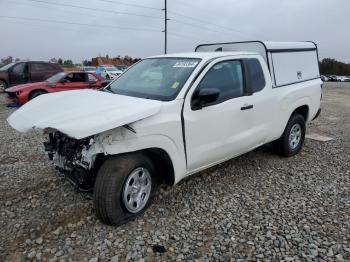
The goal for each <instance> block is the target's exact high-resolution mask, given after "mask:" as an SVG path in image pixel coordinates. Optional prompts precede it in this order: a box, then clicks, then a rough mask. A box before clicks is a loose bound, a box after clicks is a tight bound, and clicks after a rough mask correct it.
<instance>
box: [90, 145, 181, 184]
mask: <svg viewBox="0 0 350 262" xmlns="http://www.w3.org/2000/svg"><path fill="white" fill-rule="evenodd" d="M133 153H141V154H144V155H146V156H147V157H149V158H150V159H151V161H152V162H153V163H154V164H155V167H156V168H157V174H158V177H159V179H160V181H161V182H162V183H165V184H167V185H169V186H172V185H174V184H175V170H174V165H173V162H172V160H171V158H170V156H169V154H168V153H167V152H166V151H165V150H164V149H162V148H159V147H153V148H145V149H140V150H136V151H130V152H124V153H117V154H108V155H105V154H103V153H99V154H97V155H96V159H95V163H94V167H93V172H94V173H95V174H97V172H98V170H99V169H100V167H101V166H102V164H103V162H104V161H105V160H107V159H108V157H111V156H118V155H125V154H133Z"/></svg>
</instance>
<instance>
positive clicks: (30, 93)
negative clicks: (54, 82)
mask: <svg viewBox="0 0 350 262" xmlns="http://www.w3.org/2000/svg"><path fill="white" fill-rule="evenodd" d="M35 92H44V93H46V94H47V93H48V92H47V90H45V89H41V88H39V89H34V90H31V91H30V92H29V93H28V100H29V99H30V97H31V95H32V94H34V93H35Z"/></svg>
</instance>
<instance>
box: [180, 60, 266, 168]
mask: <svg viewBox="0 0 350 262" xmlns="http://www.w3.org/2000/svg"><path fill="white" fill-rule="evenodd" d="M213 89H214V90H215V89H216V90H219V92H220V93H219V97H218V99H217V100H216V101H215V102H210V103H208V104H205V103H203V104H202V105H201V106H200V107H198V106H196V105H195V104H196V100H198V99H197V96H198V94H199V92H200V90H209V93H210V90H213ZM202 92H203V91H202ZM204 93H206V92H204ZM254 100H255V98H253V96H252V95H251V93H249V90H248V86H247V81H246V74H245V64H244V59H237V58H236V57H232V58H230V57H226V58H221V59H218V60H215V62H212V63H211V64H210V65H209V66H207V68H206V69H205V70H204V71H203V73H202V74H201V75H200V76H199V77H198V79H197V80H196V82H195V83H194V85H193V86H192V88H191V89H190V91H189V92H188V94H187V96H186V98H185V104H184V112H183V118H184V130H185V143H186V153H187V169H188V171H189V172H192V171H195V170H197V169H201V168H204V167H206V166H210V165H213V164H215V163H217V162H220V161H223V160H225V159H229V158H232V157H234V156H237V155H240V154H243V153H245V152H247V151H249V150H250V149H251V148H253V147H254V146H255V145H256V144H257V143H259V141H260V140H262V139H263V138H262V137H263V136H264V134H257V133H256V129H252V125H253V124H254V121H255V116H254V113H253V112H254ZM268 117H271V116H268Z"/></svg>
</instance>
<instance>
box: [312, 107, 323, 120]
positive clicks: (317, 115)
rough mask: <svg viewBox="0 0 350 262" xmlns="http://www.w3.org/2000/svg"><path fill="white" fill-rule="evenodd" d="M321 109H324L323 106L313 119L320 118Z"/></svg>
mask: <svg viewBox="0 0 350 262" xmlns="http://www.w3.org/2000/svg"><path fill="white" fill-rule="evenodd" d="M321 111H322V110H321V108H319V109H318V111H317V113H316V115H315V117H314V118H313V119H312V120H315V119H316V118H318V117H319V116H320V114H321Z"/></svg>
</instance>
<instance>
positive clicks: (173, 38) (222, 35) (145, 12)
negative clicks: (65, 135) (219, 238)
mask: <svg viewBox="0 0 350 262" xmlns="http://www.w3.org/2000/svg"><path fill="white" fill-rule="evenodd" d="M44 2H46V3H44ZM47 3H57V4H59V5H57V4H56V5H53V4H47ZM122 3H127V4H129V5H142V6H147V7H151V8H141V7H138V6H129V5H122ZM60 5H74V6H81V7H85V8H86V9H84V8H74V7H72V6H71V7H69V6H60ZM163 7H164V0H143V1H136V0H60V1H57V0H0V25H1V26H0V29H1V31H0V57H1V58H3V57H6V56H8V55H12V56H13V57H18V58H22V59H25V58H30V59H36V60H49V59H50V58H53V57H55V58H58V57H62V58H63V59H72V60H73V61H74V62H81V61H82V60H84V59H90V58H91V57H96V56H98V55H105V54H109V55H110V56H117V55H123V56H124V55H129V56H132V57H142V58H143V57H147V56H150V55H156V54H161V53H163V52H164V35H163V33H162V32H161V31H162V30H163V27H164V21H163V20H162V19H163V17H164V13H163V12H162V11H161V9H162V8H163ZM152 8H154V9H152ZM168 10H169V13H168V17H169V18H170V19H171V20H170V21H169V22H168V24H169V26H168V31H169V37H168V42H169V44H168V52H169V53H174V52H190V51H193V50H194V48H195V46H196V45H198V44H200V43H207V42H233V41H242V40H273V41H300V40H313V41H315V42H316V43H317V44H318V46H319V53H320V57H321V58H324V57H332V58H336V59H338V60H341V61H344V62H347V63H350V33H349V25H350V20H349V18H348V17H349V10H350V0H322V1H320V0H263V1H262V0H244V1H242V0H215V1H213V0H191V1H186V0H181V1H180V0H168ZM118 12H122V13H124V14H121V13H118ZM125 13H127V14H125ZM133 14H137V15H138V16H136V15H133ZM9 17H11V18H9ZM15 17H16V18H15ZM19 18H21V19H19ZM28 19H29V20H28ZM30 19H40V20H41V21H33V20H30ZM53 21H55V22H53ZM61 21H62V22H63V21H64V22H65V23H61ZM206 21H207V23H206ZM75 23H79V24H80V25H77V24H75ZM81 24H89V25H95V26H87V25H81ZM146 30H147V31H146Z"/></svg>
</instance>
